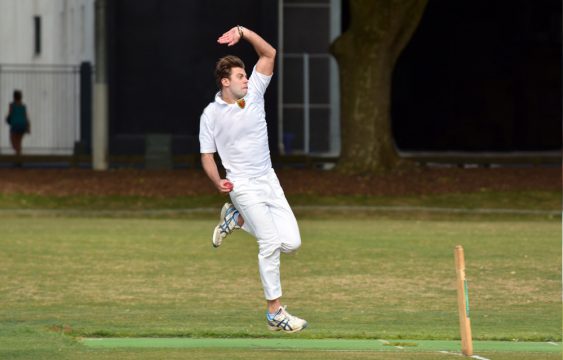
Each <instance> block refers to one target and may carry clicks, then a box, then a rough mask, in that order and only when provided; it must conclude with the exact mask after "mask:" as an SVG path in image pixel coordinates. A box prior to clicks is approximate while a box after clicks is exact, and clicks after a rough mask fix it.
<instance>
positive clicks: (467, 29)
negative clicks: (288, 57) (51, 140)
mask: <svg viewBox="0 0 563 360" xmlns="http://www.w3.org/2000/svg"><path fill="white" fill-rule="evenodd" d="M108 5H109V9H108V15H109V16H108V33H109V39H108V42H109V49H108V54H109V55H108V57H109V59H108V63H109V88H110V90H109V92H110V152H111V153H112V154H141V153H143V151H144V144H145V143H144V141H145V135H146V134H148V133H168V134H173V152H174V153H175V154H184V153H197V152H198V151H199V143H198V140H197V136H198V132H199V117H200V115H201V112H202V110H203V108H204V107H205V106H206V105H207V104H208V103H209V102H211V101H213V97H214V94H215V92H216V91H217V89H216V85H215V81H214V78H213V68H214V65H215V62H216V61H217V59H219V58H220V57H221V56H224V55H226V54H234V55H238V56H240V57H241V58H242V59H243V60H244V61H245V62H246V65H247V72H248V73H250V71H251V69H252V66H253V65H254V63H255V61H256V55H255V53H254V51H253V49H252V47H251V46H250V45H249V44H247V43H245V44H242V45H237V46H235V47H234V48H227V47H225V46H220V45H218V44H217V43H216V39H217V38H218V37H219V36H220V35H221V33H222V32H223V31H225V30H226V29H228V28H230V27H232V26H234V25H236V24H243V25H245V26H247V27H249V28H252V29H254V30H256V31H257V32H258V33H260V34H261V35H262V36H263V37H264V38H265V39H267V40H268V41H269V42H271V43H272V45H274V46H275V47H278V44H277V39H278V24H277V21H278V20H277V19H278V2H277V1H276V0H239V1H237V2H231V1H223V0H218V1H185V0H166V1H159V0H144V1H135V0H119V1H110V2H108ZM348 5H349V3H348V1H347V0H344V1H343V2H342V7H343V11H342V14H343V18H342V24H343V31H345V30H346V28H347V26H348V25H349V23H350V19H349V18H348V16H349V11H348V8H347V7H348ZM293 26H296V27H298V26H299V24H294V25H293ZM319 31H321V30H319ZM322 31H326V30H322ZM303 36H308V35H307V34H303ZM276 81H277V79H276V76H274V78H273V81H272V83H271V84H270V87H269V89H268V91H267V93H266V111H267V120H268V124H269V126H268V127H269V134H268V135H269V138H270V148H271V150H272V152H276V150H277V146H276V145H275V143H276V141H277V103H276V101H277V83H276ZM314 81H315V79H312V80H311V82H314ZM342 95H343V96H345V94H342ZM391 115H392V117H391V118H392V128H393V134H394V137H395V141H396V144H397V146H398V147H399V148H400V149H403V150H434V151H443V150H463V151H515V150H522V151H523V150H532V151H535V150H553V149H559V148H560V147H561V2H560V1H558V0H537V1H531V0H456V1H451V0H429V3H428V7H427V9H426V11H425V14H424V16H423V18H422V21H421V23H420V26H419V28H418V30H417V31H416V33H415V34H414V36H413V38H412V41H411V42H410V43H409V45H407V47H406V48H405V51H404V52H403V54H402V55H401V56H400V58H399V60H398V62H397V66H396V68H395V71H394V74H393V85H392V112H391ZM323 134H325V133H323ZM313 136H315V134H313ZM320 136H322V135H320Z"/></svg>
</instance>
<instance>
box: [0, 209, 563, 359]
mask: <svg viewBox="0 0 563 360" xmlns="http://www.w3.org/2000/svg"><path fill="white" fill-rule="evenodd" d="M0 224H1V225H0V228H1V235H0V256H1V259H2V265H1V266H0V299H1V300H0V358H2V359H4V358H7V359H12V358H14V359H19V358H21V359H38V358H45V359H52V358H71V359H76V358H80V359H83V358H85V359H115V358H119V359H139V358H143V359H162V358H167V359H184V358H190V359H192V358H200V359H222V358H230V359H263V358H265V357H267V356H270V354H269V353H268V352H271V351H275V356H276V358H279V359H296V358H297V359H324V360H326V359H342V358H346V359H364V358H365V359H367V358H369V359H423V360H424V359H448V358H451V359H455V358H459V357H458V356H456V355H454V354H443V353H438V352H436V351H420V352H417V351H414V352H413V351H391V352H390V351H387V352H365V351H346V352H345V353H343V352H338V351H322V350H315V349H302V348H296V349H285V350H283V349H277V350H271V349H270V350H268V349H259V348H244V347H243V348H222V347H217V348H213V347H212V348H203V347H202V348H197V347H196V348H189V349H186V348H175V347H172V348H134V347H133V348H119V347H118V348H96V347H90V346H86V345H85V344H84V343H83V342H82V341H81V339H82V338H91V337H112V338H113V337H117V338H122V337H146V338H154V337H159V338H160V337H189V338H217V339H222V338H247V339H260V338H266V339H280V338H281V339H288V338H291V339H299V340H309V339H310V340H316V339H350V340H353V339H373V340H375V339H385V340H387V341H397V342H400V341H401V339H410V340H409V341H411V340H412V341H416V340H422V339H427V340H431V339H435V340H456V339H459V328H458V323H457V321H458V320H457V313H456V311H457V305H456V290H455V269H454V257H453V249H454V246H455V245H457V244H462V245H463V246H464V248H465V256H466V263H467V269H466V273H467V278H468V281H469V292H470V305H471V321H472V328H473V337H474V339H476V340H504V341H514V342H516V341H519V342H523V341H533V342H548V341H555V342H560V341H561V325H562V319H561V309H562V306H561V305H562V304H561V290H562V289H561V260H562V259H561V222H560V218H559V217H556V218H555V219H549V218H548V217H545V216H516V215H515V216H508V215H503V216H500V215H499V216H496V215H482V214H481V215H475V216H470V215H463V214H458V215H452V216H446V215H445V214H430V215H428V214H427V215H423V216H419V215H413V214H410V213H406V214H400V215H399V214H381V213H377V214H374V213H366V214H363V216H361V217H359V218H355V217H354V216H352V214H350V213H343V214H339V215H334V214H333V215H331V216H326V217H325V216H322V215H319V214H318V213H315V214H314V215H311V216H306V215H303V214H300V217H299V224H300V228H301V232H302V238H303V246H302V248H301V249H300V251H299V253H298V254H296V255H295V256H285V257H283V258H282V282H283V285H284V303H286V304H287V305H288V310H289V311H290V312H294V313H295V314H296V315H298V316H301V317H304V318H306V319H307V320H308V321H309V323H310V327H309V328H308V329H306V330H305V331H304V332H302V333H300V334H296V335H291V336H287V335H280V334H271V333H269V331H268V330H267V329H266V326H265V320H264V310H265V304H264V301H263V293H262V288H261V284H260V280H259V276H258V270H257V257H256V255H257V246H256V243H255V241H254V239H252V238H251V237H250V236H249V235H247V234H245V233H244V232H242V231H239V232H237V233H235V234H234V235H233V236H232V237H230V238H228V240H227V242H226V243H225V244H224V245H223V246H222V247H221V248H219V249H213V248H212V247H211V245H210V241H209V236H210V230H211V229H212V227H213V226H214V225H215V214H213V216H211V215H209V216H207V215H202V216H198V217H197V218H194V217H188V218H185V217H182V216H174V217H171V218H166V217H164V216H161V217H150V218H149V217H142V216H139V217H94V218H87V217H82V216H80V214H78V215H77V214H73V215H72V216H64V214H63V215H61V214H58V215H57V216H51V215H48V214H47V215H46V214H41V215H40V216H37V214H35V215H33V214H31V215H30V214H27V215H19V216H14V215H9V213H3V214H2V215H1V217H0ZM479 355H481V356H485V357H486V358H489V359H491V360H492V359H495V360H497V359H501V360H503V359H507V360H508V359H560V358H561V353H560V352H552V353H543V352H519V351H513V352H511V351H498V352H497V351H491V350H486V351H483V352H482V353H481V352H480V353H479Z"/></svg>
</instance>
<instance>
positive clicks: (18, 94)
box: [14, 90, 22, 101]
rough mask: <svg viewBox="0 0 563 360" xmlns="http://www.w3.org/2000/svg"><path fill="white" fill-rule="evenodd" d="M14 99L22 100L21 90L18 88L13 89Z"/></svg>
mask: <svg viewBox="0 0 563 360" xmlns="http://www.w3.org/2000/svg"><path fill="white" fill-rule="evenodd" d="M14 100H16V101H21V100H22V92H21V91H20V90H14Z"/></svg>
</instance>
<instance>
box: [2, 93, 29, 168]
mask: <svg viewBox="0 0 563 360" xmlns="http://www.w3.org/2000/svg"><path fill="white" fill-rule="evenodd" d="M22 98H23V94H22V92H21V91H20V90H15V91H14V100H13V101H12V102H11V103H10V108H9V110H8V116H7V117H6V122H7V123H8V125H10V143H11V144H12V148H13V149H14V151H15V152H16V156H20V155H21V152H22V140H23V136H24V134H29V133H30V123H29V116H28V115H27V107H26V106H25V104H24V103H23V102H22ZM18 164H19V163H18Z"/></svg>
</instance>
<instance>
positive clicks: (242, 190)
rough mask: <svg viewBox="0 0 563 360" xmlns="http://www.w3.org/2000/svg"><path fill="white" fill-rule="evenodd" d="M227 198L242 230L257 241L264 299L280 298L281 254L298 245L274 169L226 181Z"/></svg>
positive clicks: (297, 234)
mask: <svg viewBox="0 0 563 360" xmlns="http://www.w3.org/2000/svg"><path fill="white" fill-rule="evenodd" d="M229 180H230V181H231V182H232V183H233V185H234V186H233V190H232V191H231V192H230V197H231V201H232V203H233V205H235V207H236V208H237V210H238V211H239V213H240V214H241V215H242V217H243V219H244V225H243V227H242V228H243V229H244V230H246V231H248V232H249V233H250V234H252V235H253V236H254V237H256V240H257V241H258V268H259V270H260V278H261V280H262V286H263V287H264V296H265V297H266V300H275V299H277V298H279V297H281V296H282V287H281V280H280V254H281V253H282V252H283V253H291V252H293V251H295V250H297V249H298V248H299V247H300V246H301V236H300V235H299V227H298V225H297V220H296V219H295V215H293V211H291V208H290V207H289V203H288V202H287V200H286V198H285V195H284V193H283V189H282V188H281V186H280V182H279V180H278V177H277V176H276V173H275V172H274V169H270V171H269V172H268V173H267V174H266V175H263V176H260V177H256V178H249V179H232V180H231V179H229Z"/></svg>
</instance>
